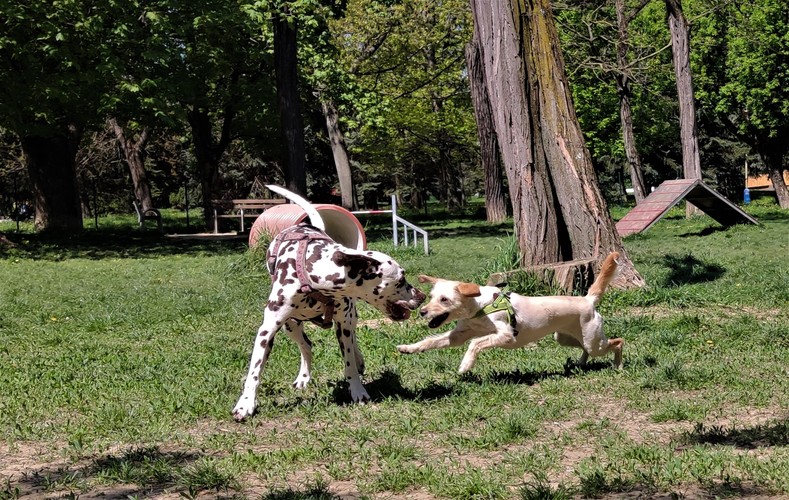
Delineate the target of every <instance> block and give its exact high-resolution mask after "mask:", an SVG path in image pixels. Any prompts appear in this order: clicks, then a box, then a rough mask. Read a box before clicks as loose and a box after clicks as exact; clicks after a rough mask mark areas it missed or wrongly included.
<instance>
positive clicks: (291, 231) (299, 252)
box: [268, 226, 334, 328]
mask: <svg viewBox="0 0 789 500" xmlns="http://www.w3.org/2000/svg"><path fill="white" fill-rule="evenodd" d="M299 227H304V226H291V227H289V228H286V229H285V230H283V231H282V232H280V233H279V234H278V235H277V237H276V238H275V239H274V247H273V248H272V249H271V252H270V254H269V258H268V265H269V266H268V267H269V269H274V266H275V264H276V263H277V256H278V255H279V248H280V246H281V245H282V243H284V242H286V241H296V242H298V246H297V247H296V276H297V277H298V279H299V291H300V292H302V293H304V294H307V295H308V296H309V297H312V298H313V299H315V300H317V301H318V302H320V303H321V304H323V305H324V306H325V307H326V309H325V310H324V314H323V319H322V321H321V323H319V325H320V326H322V327H323V328H328V327H330V326H331V324H332V317H333V316H334V299H332V298H331V297H327V296H326V295H324V294H322V293H320V292H319V291H317V290H315V289H313V288H312V284H311V283H310V279H309V276H307V269H306V266H305V259H306V257H307V245H309V243H310V242H313V241H333V240H332V239H331V237H329V235H327V234H324V233H322V232H317V231H318V230H317V229H316V232H317V234H316V233H304V232H300V231H298V232H297V231H296V229H298V228H299Z"/></svg>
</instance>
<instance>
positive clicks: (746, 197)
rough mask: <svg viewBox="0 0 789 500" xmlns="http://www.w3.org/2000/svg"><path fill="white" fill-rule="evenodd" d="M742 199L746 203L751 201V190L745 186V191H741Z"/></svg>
mask: <svg viewBox="0 0 789 500" xmlns="http://www.w3.org/2000/svg"><path fill="white" fill-rule="evenodd" d="M742 201H743V203H745V204H746V205H747V204H749V203H750V202H751V192H750V190H749V189H748V188H745V191H743V192H742Z"/></svg>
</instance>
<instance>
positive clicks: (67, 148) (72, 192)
mask: <svg viewBox="0 0 789 500" xmlns="http://www.w3.org/2000/svg"><path fill="white" fill-rule="evenodd" d="M80 137H81V133H80V131H79V130H78V128H77V127H76V126H74V125H69V126H68V128H67V130H65V131H63V132H61V133H59V134H56V135H53V136H46V137H45V136H40V135H28V136H25V137H22V139H21V143H22V152H23V154H24V158H25V164H26V165H27V172H28V176H29V177H30V181H31V183H32V185H33V196H34V197H35V208H36V218H35V226H36V230H38V231H50V230H64V231H75V230H77V231H78V230H81V229H82V227H83V226H82V205H81V203H80V195H79V186H78V184H77V173H76V165H75V159H76V156H77V148H78V147H79V140H80Z"/></svg>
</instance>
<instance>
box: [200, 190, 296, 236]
mask: <svg viewBox="0 0 789 500" xmlns="http://www.w3.org/2000/svg"><path fill="white" fill-rule="evenodd" d="M285 202H286V200H285V199H284V198H272V199H243V200H213V201H212V202H211V205H213V207H214V234H216V233H218V232H219V219H237V220H238V224H239V227H240V228H241V231H240V232H242V233H243V232H245V230H246V225H245V223H244V219H250V218H254V219H256V218H257V217H258V216H259V215H260V214H262V213H263V212H264V211H266V209H269V208H271V207H274V206H277V205H282V204H283V203H285Z"/></svg>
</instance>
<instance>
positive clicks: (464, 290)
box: [457, 283, 482, 297]
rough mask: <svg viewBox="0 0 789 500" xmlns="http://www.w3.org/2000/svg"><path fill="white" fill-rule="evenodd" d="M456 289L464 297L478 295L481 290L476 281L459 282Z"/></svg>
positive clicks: (480, 293)
mask: <svg viewBox="0 0 789 500" xmlns="http://www.w3.org/2000/svg"><path fill="white" fill-rule="evenodd" d="M457 291H458V293H459V294H460V295H462V296H464V297H479V296H480V295H482V292H480V290H479V285H477V284H476V283H460V284H459V285H458V286H457Z"/></svg>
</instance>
